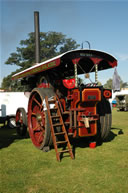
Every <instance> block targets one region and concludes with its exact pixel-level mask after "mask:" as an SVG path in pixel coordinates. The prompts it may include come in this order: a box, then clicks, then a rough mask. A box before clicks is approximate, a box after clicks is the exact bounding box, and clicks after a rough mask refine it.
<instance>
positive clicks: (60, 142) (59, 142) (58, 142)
mask: <svg viewBox="0 0 128 193" xmlns="http://www.w3.org/2000/svg"><path fill="white" fill-rule="evenodd" d="M56 143H57V144H62V143H67V141H57V142H56Z"/></svg>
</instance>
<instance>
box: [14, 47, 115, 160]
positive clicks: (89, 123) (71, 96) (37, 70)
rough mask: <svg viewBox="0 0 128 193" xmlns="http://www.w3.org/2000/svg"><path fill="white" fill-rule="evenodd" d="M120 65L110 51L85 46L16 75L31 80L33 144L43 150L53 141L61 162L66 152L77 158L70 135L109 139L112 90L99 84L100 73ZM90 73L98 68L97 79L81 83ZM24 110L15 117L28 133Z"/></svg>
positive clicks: (94, 139)
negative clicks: (80, 77) (84, 75)
mask: <svg viewBox="0 0 128 193" xmlns="http://www.w3.org/2000/svg"><path fill="white" fill-rule="evenodd" d="M115 66H117V60H116V59H115V58H114V57H113V56H111V55H110V54H107V53H105V52H101V51H97V50H85V49H81V50H72V51H69V52H66V53H64V54H61V55H59V56H57V57H55V58H52V59H50V60H47V61H45V62H42V63H38V64H36V65H34V66H32V67H30V68H28V69H26V70H24V71H22V72H20V73H17V74H15V75H13V77H12V79H13V80H17V79H21V80H22V84H26V85H29V90H30V96H29V102H28V113H27V120H28V121H27V124H28V128H29V135H30V137H31V140H32V142H33V144H34V145H35V146H36V147H37V148H39V149H43V150H44V151H48V150H49V148H50V147H51V146H52V145H54V148H55V151H56V157H57V160H58V161H59V160H60V154H63V153H65V152H67V153H69V155H70V156H71V158H74V155H73V152H72V148H71V140H70V139H71V138H72V139H74V138H83V139H85V141H86V138H89V139H90V141H96V142H97V143H100V142H102V141H104V140H106V138H107V137H108V135H109V131H110V128H111V108H110V104H109V101H108V99H109V98H111V95H112V92H111V90H108V89H104V88H103V86H99V85H98V80H97V74H98V71H100V70H105V69H108V68H113V67H115ZM90 72H94V73H95V81H94V82H91V83H89V84H84V83H81V81H80V79H79V77H78V75H81V74H86V77H87V76H88V73H90ZM22 113H23V110H22V111H21V112H20V109H19V110H18V114H17V116H16V122H17V125H18V126H19V130H22V132H21V133H22V134H23V135H24V134H25V131H26V130H27V129H26V128H27V126H25V125H24V123H26V120H25V121H24V120H22V119H23V117H26V116H24V115H22ZM23 114H24V113H23ZM19 123H20V124H19ZM24 126H25V127H24ZM21 128H22V129H21ZM59 147H62V150H60V149H59Z"/></svg>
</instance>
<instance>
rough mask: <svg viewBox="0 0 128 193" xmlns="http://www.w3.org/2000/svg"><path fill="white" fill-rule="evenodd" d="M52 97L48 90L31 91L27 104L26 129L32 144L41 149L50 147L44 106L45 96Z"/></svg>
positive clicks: (51, 91)
mask: <svg viewBox="0 0 128 193" xmlns="http://www.w3.org/2000/svg"><path fill="white" fill-rule="evenodd" d="M46 95H47V96H48V97H51V96H53V95H54V92H53V90H51V89H49V88H36V89H34V90H33V91H32V93H31V95H30V98H29V103H28V127H29V135H30V137H31V140H32V142H33V144H34V145H35V146H36V147H37V148H39V149H43V148H44V147H47V146H49V145H50V139H51V130H50V124H49V120H48V113H47V109H46V105H45V96H46Z"/></svg>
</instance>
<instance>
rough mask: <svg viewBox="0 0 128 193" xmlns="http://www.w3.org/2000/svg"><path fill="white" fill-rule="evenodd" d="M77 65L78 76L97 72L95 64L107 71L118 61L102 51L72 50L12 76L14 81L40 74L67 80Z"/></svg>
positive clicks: (99, 68)
mask: <svg viewBox="0 0 128 193" xmlns="http://www.w3.org/2000/svg"><path fill="white" fill-rule="evenodd" d="M75 63H77V67H78V68H77V69H78V74H84V73H89V72H94V71H95V67H94V65H95V64H98V70H105V69H109V68H113V67H115V66H117V60H116V59H115V58H114V57H113V56H111V55H110V54H107V53H105V52H102V51H97V50H85V49H82V50H72V51H69V52H66V53H64V54H61V55H59V56H57V57H54V58H52V59H50V60H46V61H45V62H41V63H39V64H36V65H34V66H32V67H30V68H27V69H26V70H23V71H21V72H19V73H17V74H15V75H13V76H12V79H13V80H16V79H20V78H25V77H30V76H33V75H34V76H36V75H38V74H40V73H42V74H43V73H45V74H46V73H47V74H48V75H50V74H54V72H55V74H59V77H61V78H66V77H69V76H73V75H74V64H75ZM52 72H53V73H52Z"/></svg>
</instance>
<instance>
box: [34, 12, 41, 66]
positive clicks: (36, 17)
mask: <svg viewBox="0 0 128 193" xmlns="http://www.w3.org/2000/svg"><path fill="white" fill-rule="evenodd" d="M34 27H35V62H36V64H38V63H39V62H40V30H39V12H38V11H35V12H34Z"/></svg>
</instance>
